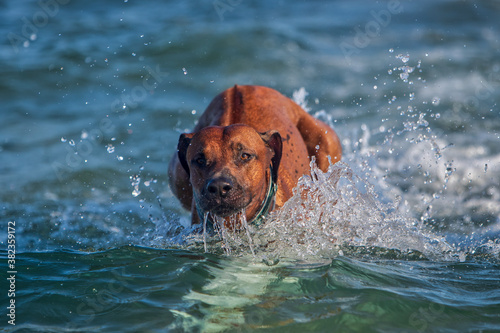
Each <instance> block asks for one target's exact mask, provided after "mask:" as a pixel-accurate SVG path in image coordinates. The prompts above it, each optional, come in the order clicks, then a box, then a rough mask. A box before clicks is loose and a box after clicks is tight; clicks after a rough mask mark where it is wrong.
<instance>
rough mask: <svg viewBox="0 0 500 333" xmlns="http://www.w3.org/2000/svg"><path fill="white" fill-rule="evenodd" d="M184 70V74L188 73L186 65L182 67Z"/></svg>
mask: <svg viewBox="0 0 500 333" xmlns="http://www.w3.org/2000/svg"><path fill="white" fill-rule="evenodd" d="M182 72H183V73H184V75H187V73H188V72H187V69H186V68H185V67H182Z"/></svg>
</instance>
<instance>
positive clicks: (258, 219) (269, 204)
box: [196, 165, 278, 226]
mask: <svg viewBox="0 0 500 333" xmlns="http://www.w3.org/2000/svg"><path fill="white" fill-rule="evenodd" d="M269 170H270V172H269V177H270V181H269V188H268V189H267V194H266V197H265V198H264V200H263V201H262V204H261V207H260V210H259V211H258V212H257V214H255V216H254V217H253V219H251V220H250V221H248V224H249V225H250V224H254V225H256V226H259V225H261V224H262V222H263V220H264V218H265V217H266V216H267V214H269V212H270V211H271V210H272V209H273V208H274V205H275V200H274V199H275V195H276V192H277V191H278V183H277V179H275V177H274V176H273V175H274V172H273V166H272V165H270V166H269ZM196 210H197V212H198V216H199V217H200V219H201V223H203V220H204V212H203V211H202V210H201V209H200V208H199V207H198V205H196ZM208 219H209V221H210V222H211V223H212V225H213V220H212V219H211V218H210V216H208Z"/></svg>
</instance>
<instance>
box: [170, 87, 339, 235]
mask: <svg viewBox="0 0 500 333" xmlns="http://www.w3.org/2000/svg"><path fill="white" fill-rule="evenodd" d="M177 148H178V153H177V154H174V156H173V157H172V160H171V161H170V166H169V178H170V187H171V188H172V191H173V193H174V194H175V195H176V196H177V198H179V200H180V201H181V203H182V205H183V206H184V207H185V208H186V209H190V210H191V212H192V223H200V219H203V217H204V214H205V213H207V212H210V213H211V214H213V215H216V216H219V217H223V218H225V221H226V222H225V225H226V226H227V227H229V228H233V227H234V226H230V225H228V223H229V222H228V221H229V218H228V217H229V216H231V215H233V214H238V213H240V212H242V211H243V212H245V214H246V219H247V221H249V223H251V222H255V221H256V220H258V219H260V218H262V217H263V215H265V214H267V212H269V211H270V210H272V209H273V208H275V207H276V208H279V207H282V206H283V204H284V203H285V202H286V201H287V200H288V199H289V198H290V197H291V196H292V194H293V193H292V189H293V188H294V187H295V186H296V185H297V181H298V179H299V178H300V177H301V176H302V175H305V174H309V173H310V167H309V161H310V158H311V157H312V156H315V157H316V163H317V165H318V167H319V168H320V169H321V170H323V171H326V169H327V168H328V166H329V160H328V156H331V160H332V162H334V163H335V162H337V161H339V160H340V158H341V154H342V149H341V146H340V142H339V139H338V137H337V135H336V134H335V132H334V131H333V129H331V128H330V127H329V126H328V125H326V124H325V123H323V122H321V121H319V120H317V119H315V118H313V117H312V116H311V115H309V114H308V113H307V112H305V111H304V110H303V109H302V108H301V107H300V106H298V105H297V104H295V103H294V102H293V101H292V100H290V99H289V98H287V97H285V96H283V95H281V94H280V93H279V92H277V91H276V90H274V89H270V88H266V87H260V86H234V87H233V88H230V89H227V90H226V91H224V92H223V93H221V94H219V95H218V96H217V97H215V98H214V100H213V101H212V102H211V103H210V105H209V106H208V107H207V109H206V110H205V112H204V113H203V115H202V116H201V118H200V120H199V122H198V124H197V125H196V127H195V129H194V132H193V133H190V134H182V135H181V136H180V138H179V144H178V147H177Z"/></svg>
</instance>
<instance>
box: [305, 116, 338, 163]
mask: <svg viewBox="0 0 500 333" xmlns="http://www.w3.org/2000/svg"><path fill="white" fill-rule="evenodd" d="M297 128H298V130H299V132H300V134H301V135H302V138H303V139H304V142H305V144H306V146H307V153H308V155H309V156H310V157H312V156H315V157H316V164H317V165H318V167H319V168H320V169H321V170H322V171H326V170H327V169H328V166H329V165H330V163H329V161H328V156H331V159H332V163H335V162H338V161H340V158H341V157H342V147H341V145H340V140H339V138H338V136H337V134H336V133H335V131H334V130H333V129H332V128H330V126H328V125H326V124H325V123H324V122H322V121H321V120H318V119H315V118H314V117H312V116H311V115H309V114H308V113H306V112H305V111H304V112H303V113H302V112H301V115H300V118H299V122H298V123H297Z"/></svg>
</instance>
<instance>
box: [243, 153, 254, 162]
mask: <svg viewBox="0 0 500 333" xmlns="http://www.w3.org/2000/svg"><path fill="white" fill-rule="evenodd" d="M252 157H253V156H252V154H249V153H242V154H241V159H242V160H243V161H249V160H251V159H252Z"/></svg>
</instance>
